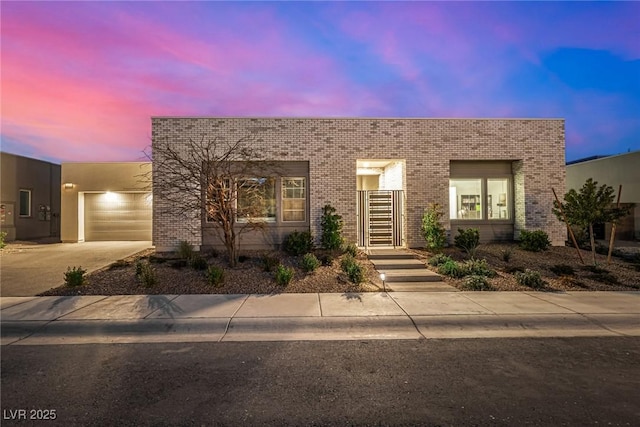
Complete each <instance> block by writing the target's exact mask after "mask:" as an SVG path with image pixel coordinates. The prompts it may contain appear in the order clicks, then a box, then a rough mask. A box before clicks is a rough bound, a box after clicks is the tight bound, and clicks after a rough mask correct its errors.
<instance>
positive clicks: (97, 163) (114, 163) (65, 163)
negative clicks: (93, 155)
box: [61, 160, 153, 165]
mask: <svg viewBox="0 0 640 427" xmlns="http://www.w3.org/2000/svg"><path fill="white" fill-rule="evenodd" d="M145 163H148V164H151V163H153V162H152V161H151V160H141V161H138V162H136V161H124V162H62V163H61V164H62V165H122V164H145Z"/></svg>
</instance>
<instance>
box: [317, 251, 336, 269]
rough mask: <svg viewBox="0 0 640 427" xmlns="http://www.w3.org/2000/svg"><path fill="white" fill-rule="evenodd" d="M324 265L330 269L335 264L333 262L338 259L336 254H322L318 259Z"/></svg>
mask: <svg viewBox="0 0 640 427" xmlns="http://www.w3.org/2000/svg"><path fill="white" fill-rule="evenodd" d="M318 259H319V260H320V262H321V263H322V265H324V266H327V267H330V266H331V264H333V260H334V259H336V254H335V253H334V252H333V251H324V252H321V253H320V258H318Z"/></svg>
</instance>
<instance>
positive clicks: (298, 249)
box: [282, 231, 313, 256]
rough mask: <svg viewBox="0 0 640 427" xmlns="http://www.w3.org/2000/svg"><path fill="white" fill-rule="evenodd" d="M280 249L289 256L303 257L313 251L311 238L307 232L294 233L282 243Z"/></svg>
mask: <svg viewBox="0 0 640 427" xmlns="http://www.w3.org/2000/svg"><path fill="white" fill-rule="evenodd" d="M282 249H284V251H285V252H286V253H288V254H289V255H295V256H298V255H304V254H308V253H309V252H311V251H312V250H313V236H311V233H310V232H308V231H294V232H293V233H291V234H289V235H288V236H287V237H286V238H285V239H284V242H283V243H282Z"/></svg>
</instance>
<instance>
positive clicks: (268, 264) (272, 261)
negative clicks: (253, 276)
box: [262, 255, 280, 272]
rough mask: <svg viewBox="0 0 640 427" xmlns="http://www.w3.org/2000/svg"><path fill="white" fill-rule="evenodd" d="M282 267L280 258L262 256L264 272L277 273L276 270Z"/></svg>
mask: <svg viewBox="0 0 640 427" xmlns="http://www.w3.org/2000/svg"><path fill="white" fill-rule="evenodd" d="M279 265H280V258H278V257H277V256H273V255H263V256H262V269H263V270H264V271H268V272H271V271H275V270H276V268H277V267H278V266H279Z"/></svg>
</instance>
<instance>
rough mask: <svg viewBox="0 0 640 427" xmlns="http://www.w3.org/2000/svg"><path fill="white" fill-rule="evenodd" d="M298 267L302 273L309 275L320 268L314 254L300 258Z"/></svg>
mask: <svg viewBox="0 0 640 427" xmlns="http://www.w3.org/2000/svg"><path fill="white" fill-rule="evenodd" d="M300 265H301V267H302V269H303V270H304V271H306V272H307V273H310V272H312V271H315V270H316V269H317V268H318V267H320V261H319V260H318V258H317V257H316V256H315V255H314V254H306V255H305V256H303V257H302V260H301V261H300Z"/></svg>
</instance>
